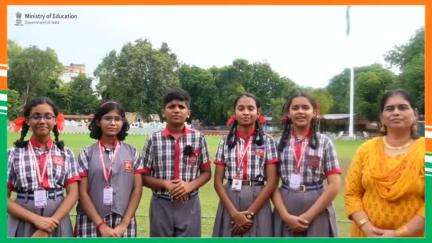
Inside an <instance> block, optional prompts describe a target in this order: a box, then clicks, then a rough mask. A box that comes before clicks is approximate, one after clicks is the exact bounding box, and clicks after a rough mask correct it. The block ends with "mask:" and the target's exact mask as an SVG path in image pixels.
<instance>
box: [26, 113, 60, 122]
mask: <svg viewBox="0 0 432 243" xmlns="http://www.w3.org/2000/svg"><path fill="white" fill-rule="evenodd" d="M29 118H30V119H32V120H35V121H41V120H42V119H44V120H45V121H52V120H54V119H55V118H56V116H55V115H52V114H44V115H42V114H35V115H31V116H29Z"/></svg>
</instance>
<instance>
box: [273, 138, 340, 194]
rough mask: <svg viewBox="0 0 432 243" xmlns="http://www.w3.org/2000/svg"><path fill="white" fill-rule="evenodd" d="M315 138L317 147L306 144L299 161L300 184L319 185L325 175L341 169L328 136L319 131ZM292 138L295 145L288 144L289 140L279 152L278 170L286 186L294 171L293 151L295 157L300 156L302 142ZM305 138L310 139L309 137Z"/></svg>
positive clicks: (337, 172)
mask: <svg viewBox="0 0 432 243" xmlns="http://www.w3.org/2000/svg"><path fill="white" fill-rule="evenodd" d="M291 138H293V137H291ZM317 138H318V139H317V140H318V146H317V148H316V149H312V148H311V147H310V146H309V145H307V146H306V148H305V151H304V155H303V158H302V160H301V161H300V166H299V171H298V173H300V174H301V178H300V185H305V186H312V185H320V184H322V183H323V181H324V179H325V178H326V177H327V176H329V175H331V174H341V173H342V170H341V168H340V166H339V161H338V159H337V155H336V150H335V148H334V146H333V143H332V141H331V140H330V138H329V137H327V136H326V135H324V134H320V133H317ZM293 139H294V140H295V141H294V144H295V147H294V148H292V147H291V146H290V141H287V142H286V146H285V148H284V149H283V151H282V152H281V153H280V161H281V163H280V167H279V172H280V176H281V179H282V182H283V183H284V184H285V185H288V186H289V178H290V175H291V174H292V173H294V172H296V161H295V158H294V153H297V155H298V156H297V157H300V148H301V144H302V142H303V140H301V139H297V138H293ZM305 139H310V137H308V138H305ZM305 142H307V141H305Z"/></svg>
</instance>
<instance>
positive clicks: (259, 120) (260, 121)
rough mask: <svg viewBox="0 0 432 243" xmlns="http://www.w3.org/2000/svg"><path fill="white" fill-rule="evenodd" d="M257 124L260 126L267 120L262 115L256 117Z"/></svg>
mask: <svg viewBox="0 0 432 243" xmlns="http://www.w3.org/2000/svg"><path fill="white" fill-rule="evenodd" d="M258 122H259V123H260V124H261V125H264V124H266V122H267V119H266V118H265V116H263V115H259V116H258Z"/></svg>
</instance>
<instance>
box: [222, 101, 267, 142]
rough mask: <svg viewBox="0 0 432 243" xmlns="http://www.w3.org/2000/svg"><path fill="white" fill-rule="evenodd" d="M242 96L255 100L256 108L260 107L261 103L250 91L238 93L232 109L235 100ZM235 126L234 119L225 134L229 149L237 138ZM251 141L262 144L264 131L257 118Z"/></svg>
mask: <svg viewBox="0 0 432 243" xmlns="http://www.w3.org/2000/svg"><path fill="white" fill-rule="evenodd" d="M243 97H247V98H251V99H253V100H254V101H255V104H256V107H257V109H260V108H261V103H260V102H259V101H258V99H257V98H256V97H255V95H253V94H251V93H242V94H241V95H239V96H238V97H237V98H236V99H235V100H234V111H235V109H236V106H237V102H238V101H239V100H240V99H241V98H243ZM237 127H238V121H237V120H235V121H234V123H233V124H232V125H231V128H230V131H229V133H228V136H227V145H228V148H229V149H230V150H231V149H232V148H234V147H235V145H236V143H237V140H238V138H237ZM252 141H253V143H255V144H256V145H258V146H262V145H263V144H264V131H263V127H262V125H261V124H260V123H259V121H258V119H257V120H256V121H255V135H254V137H253V140H252Z"/></svg>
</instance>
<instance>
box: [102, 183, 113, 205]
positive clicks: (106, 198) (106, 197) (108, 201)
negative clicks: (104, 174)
mask: <svg viewBox="0 0 432 243" xmlns="http://www.w3.org/2000/svg"><path fill="white" fill-rule="evenodd" d="M113 192H114V190H113V188H112V187H111V186H106V187H104V190H103V204H104V205H105V206H111V205H112V203H113Z"/></svg>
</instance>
